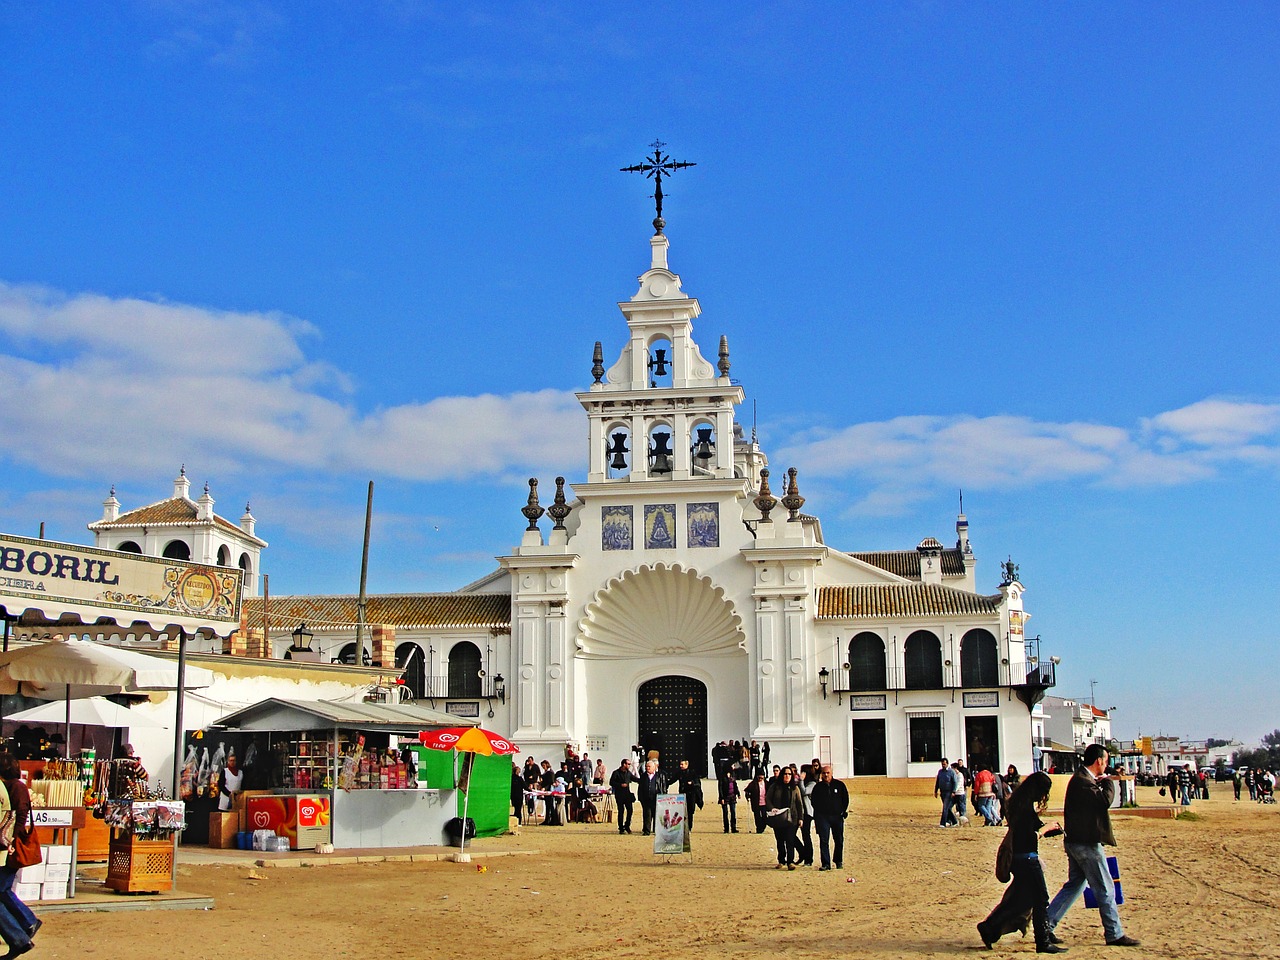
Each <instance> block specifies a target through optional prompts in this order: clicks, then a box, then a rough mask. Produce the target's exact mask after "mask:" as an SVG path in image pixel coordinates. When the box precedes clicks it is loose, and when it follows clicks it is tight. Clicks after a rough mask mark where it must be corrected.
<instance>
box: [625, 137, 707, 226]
mask: <svg viewBox="0 0 1280 960" xmlns="http://www.w3.org/2000/svg"><path fill="white" fill-rule="evenodd" d="M649 146H651V147H653V156H652V157H645V160H644V163H635V164H632V165H631V166H629V167H620V168H619V170H620V172H622V173H643V174H644V175H645V177H646V178H648V179H650V180H652V181H653V186H654V190H653V193H652V194H651V196H652V197H653V199H654V201H655V203H656V204H657V213H658V215H657V216H656V217H654V218H653V235H654V236H655V237H656V236H661V235H662V229H663V227H665V226H666V225H667V221H665V220H663V219H662V197H663V193H662V178H663V177H669V176H671V175H672V174H673V173H675V172H676V171H677V170H683V169H684V168H685V167H696V166H697V164H696V163H688V162H686V161H683V160H682V161H675V160H672V159H671V157H670V155H669V154H665V153H663V152H662V148H663V147H665V146H666V144H665V143H663V142H662V141H661V140H655V141H653V143H651V144H649Z"/></svg>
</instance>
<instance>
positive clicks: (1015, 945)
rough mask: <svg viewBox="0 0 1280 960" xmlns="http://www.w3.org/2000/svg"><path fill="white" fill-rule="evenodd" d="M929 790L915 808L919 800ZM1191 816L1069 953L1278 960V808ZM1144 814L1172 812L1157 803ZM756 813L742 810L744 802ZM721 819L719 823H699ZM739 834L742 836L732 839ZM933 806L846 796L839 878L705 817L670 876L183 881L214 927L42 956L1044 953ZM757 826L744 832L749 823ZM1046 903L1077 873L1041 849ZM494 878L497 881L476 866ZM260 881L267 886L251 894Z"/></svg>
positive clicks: (599, 839) (57, 937)
mask: <svg viewBox="0 0 1280 960" xmlns="http://www.w3.org/2000/svg"><path fill="white" fill-rule="evenodd" d="M928 789H929V785H928V784H924V783H922V784H921V792H922V794H924V793H925V792H926V791H928ZM1229 795H1230V791H1229V790H1223V791H1221V792H1220V793H1219V795H1218V796H1217V797H1215V798H1214V799H1211V800H1209V801H1206V802H1199V803H1197V804H1196V806H1195V811H1196V813H1197V814H1198V815H1199V817H1200V819H1198V820H1194V821H1192V820H1178V821H1175V820H1142V819H1132V818H1128V817H1116V818H1115V823H1116V833H1117V837H1118V840H1119V843H1120V847H1119V857H1120V864H1121V873H1122V882H1123V888H1124V894H1125V900H1126V902H1125V904H1124V905H1123V906H1122V907H1121V908H1120V909H1121V916H1122V919H1123V920H1124V922H1125V927H1126V932H1127V933H1129V934H1130V935H1132V936H1135V937H1137V938H1139V939H1140V940H1141V941H1142V946H1141V947H1140V948H1137V949H1131V950H1120V949H1119V948H1114V947H1106V946H1105V945H1104V944H1103V938H1102V930H1101V926H1100V924H1099V923H1098V919H1097V914H1096V912H1094V911H1087V910H1085V909H1084V906H1083V903H1082V902H1078V903H1077V904H1076V906H1075V907H1074V908H1073V909H1072V912H1071V913H1070V914H1069V915H1068V916H1067V918H1066V919H1064V921H1063V922H1062V924H1061V926H1060V927H1059V931H1058V932H1059V934H1060V935H1062V936H1063V937H1064V938H1065V939H1066V940H1067V942H1068V943H1069V944H1070V946H1071V951H1070V956H1071V957H1081V958H1084V957H1095V956H1097V957H1102V956H1112V955H1115V954H1117V953H1118V954H1120V955H1121V956H1132V957H1145V956H1152V957H1154V956H1159V957H1179V958H1186V957H1280V888H1278V884H1280V864H1278V863H1277V851H1278V850H1280V843H1278V841H1280V807H1277V806H1267V807H1262V806H1258V805H1257V804H1253V803H1249V802H1247V801H1246V802H1242V803H1234V802H1233V801H1232V800H1230V799H1228V797H1229ZM1138 797H1139V800H1140V802H1142V803H1144V804H1149V805H1151V806H1157V805H1161V803H1162V802H1161V800H1160V798H1159V797H1157V796H1156V792H1155V790H1154V789H1150V790H1147V789H1140V790H1139V794H1138ZM740 808H741V811H742V812H743V813H746V807H745V805H740ZM708 813H710V814H711V815H710V816H708V815H707V814H708ZM740 823H742V821H740ZM936 823H937V813H936V805H935V801H933V799H932V798H931V797H927V796H920V797H907V798H898V797H866V796H855V797H854V802H853V808H852V812H851V814H850V818H849V821H848V828H847V834H846V853H845V870H844V871H841V872H836V871H832V872H830V873H819V872H818V871H817V869H816V867H814V868H804V867H801V868H800V869H799V870H797V871H795V872H787V871H785V870H784V871H776V870H774V869H773V863H774V855H773V843H772V836H771V833H769V832H766V833H765V834H764V835H761V836H757V835H756V834H755V833H754V832H742V833H739V834H737V835H725V834H724V833H723V832H722V831H721V826H720V822H719V816H718V811H717V810H713V809H710V808H709V809H708V810H707V811H704V812H703V814H702V815H701V816H700V818H699V820H698V825H697V828H696V829H695V832H694V834H693V839H694V851H695V859H694V860H693V861H692V862H688V861H687V859H686V860H683V861H681V860H676V861H673V862H671V863H664V862H663V861H662V859H661V858H656V857H654V856H653V854H652V852H651V851H652V845H651V842H650V840H649V838H647V837H642V836H640V833H639V824H640V813H639V810H638V809H637V811H636V820H635V830H636V833H635V834H634V835H633V836H630V837H620V836H619V835H618V834H617V832H616V830H615V829H614V827H613V826H612V825H610V824H604V825H598V826H595V825H592V826H567V827H559V828H557V827H526V828H524V829H523V830H522V832H521V833H520V835H518V836H508V837H501V838H495V839H491V840H481V841H480V842H479V844H478V845H477V848H476V850H477V852H483V851H484V850H486V849H488V850H499V849H513V850H526V851H536V852H535V853H532V854H530V855H523V856H511V857H501V858H497V857H495V858H492V859H487V860H483V859H479V858H477V861H476V862H474V863H471V864H456V863H447V862H438V863H376V864H359V865H350V866H326V867H319V868H314V869H276V870H266V869H256V870H251V869H250V868H248V867H245V866H226V865H224V866H181V867H180V882H179V886H180V888H181V889H182V890H183V891H185V892H191V893H202V894H207V895H211V896H213V897H215V898H216V902H217V906H216V908H215V909H214V910H211V911H203V912H164V911H146V912H137V913H78V914H58V915H49V916H48V917H47V919H46V923H45V927H44V929H43V930H42V931H41V932H40V935H39V937H38V938H37V949H36V950H35V951H34V952H33V953H32V954H30V956H32V957H33V958H38V957H65V958H83V957H103V958H107V957H110V958H113V960H114V958H128V960H161V958H164V960H170V958H174V957H199V958H206V957H207V958H219V960H234V958H240V957H244V958H254V960H256V958H267V957H270V958H282V960H283V958H293V957H303V956H317V957H385V958H400V957H423V958H435V957H442V958H443V957H477V958H480V957H486V958H487V957H520V958H523V960H536V958H543V957H547V958H550V957H557V958H561V960H570V958H572V960H577V958H597V957H598V958H604V957H610V958H619V957H653V956H655V955H660V954H672V953H675V952H677V951H678V952H679V953H681V954H683V955H687V956H700V957H714V958H720V957H741V956H780V955H782V954H784V953H785V954H787V955H788V956H790V957H832V956H836V955H840V954H852V955H856V956H873V957H882V958H885V960H892V958H897V957H920V956H935V955H951V956H957V955H958V956H1001V955H1007V954H1012V953H1021V954H1031V953H1033V952H1034V944H1033V943H1032V942H1031V940H1030V939H1029V938H1028V939H1026V940H1023V939H1021V938H1019V937H1018V936H1017V935H1015V936H1013V937H1010V938H1006V939H1005V940H1004V941H1002V942H1001V943H1000V944H998V945H997V947H996V949H995V951H994V952H993V953H992V954H987V953H986V952H985V951H982V949H981V942H980V941H979V939H978V937H977V934H976V932H975V931H974V923H975V922H977V921H978V920H980V919H981V918H982V917H983V916H985V915H986V912H987V911H988V910H989V909H990V908H991V906H992V905H993V904H994V903H995V902H996V901H997V900H998V899H999V897H1000V894H1001V890H1002V888H1001V886H1000V884H999V883H998V882H997V881H996V879H995V878H994V876H993V874H992V864H993V860H994V856H995V850H996V847H997V845H998V843H999V841H1000V838H1001V835H1002V834H1003V830H1001V829H984V828H979V827H977V826H970V827H967V828H961V829H951V830H942V829H939V828H938V827H937V825H936ZM743 826H745V824H743ZM1041 849H1042V855H1043V856H1044V858H1045V868H1046V873H1047V874H1048V880H1049V887H1050V893H1051V894H1052V893H1053V892H1054V891H1055V890H1056V889H1057V885H1058V884H1060V883H1061V882H1062V880H1063V879H1064V878H1065V876H1066V863H1065V858H1064V855H1063V853H1062V850H1061V846H1060V845H1057V848H1056V849H1055V844H1054V843H1052V842H1050V841H1045V842H1044V843H1043V844H1042V847H1041ZM482 864H483V865H485V866H487V868H488V869H487V872H481V871H480V870H478V869H477V867H478V866H479V865H482ZM259 878H261V879H259Z"/></svg>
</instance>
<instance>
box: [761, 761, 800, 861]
mask: <svg viewBox="0 0 1280 960" xmlns="http://www.w3.org/2000/svg"><path fill="white" fill-rule="evenodd" d="M768 811H769V825H770V826H772V827H773V839H774V841H775V842H776V843H777V845H778V866H777V869H778V870H781V869H782V868H783V867H786V868H787V869H788V870H794V869H795V868H796V862H797V861H798V860H799V859H800V857H799V850H798V846H799V844H798V842H797V840H796V828H797V827H798V826H799V825H800V818H801V817H803V816H804V794H803V793H802V792H801V791H800V785H799V784H798V783H796V782H795V777H794V776H793V774H792V772H791V770H790V768H787V769H784V770H783V771H782V773H780V774H778V778H777V779H776V780H774V781H773V782H772V783H771V784H769V793H768Z"/></svg>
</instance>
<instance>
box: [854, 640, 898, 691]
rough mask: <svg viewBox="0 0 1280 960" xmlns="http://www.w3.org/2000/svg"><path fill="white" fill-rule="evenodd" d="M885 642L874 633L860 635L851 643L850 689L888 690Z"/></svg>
mask: <svg viewBox="0 0 1280 960" xmlns="http://www.w3.org/2000/svg"><path fill="white" fill-rule="evenodd" d="M888 687H889V681H888V677H887V675H886V673H885V662H884V641H883V640H881V639H880V638H879V637H878V636H876V635H875V634H874V633H860V634H858V635H857V636H856V637H854V638H853V639H852V640H850V641H849V689H850V690H855V691H864V690H887V689H888Z"/></svg>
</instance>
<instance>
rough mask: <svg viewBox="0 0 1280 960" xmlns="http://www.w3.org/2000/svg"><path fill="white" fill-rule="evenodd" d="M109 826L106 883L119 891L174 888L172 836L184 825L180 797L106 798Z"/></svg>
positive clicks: (149, 891) (152, 890) (157, 890)
mask: <svg viewBox="0 0 1280 960" xmlns="http://www.w3.org/2000/svg"><path fill="white" fill-rule="evenodd" d="M104 819H105V820H106V822H107V825H108V826H110V827H111V844H110V849H109V852H108V856H107V879H106V882H105V885H106V887H107V888H108V889H110V890H115V891H116V892H118V893H144V892H145V893H159V892H161V891H162V890H171V889H172V888H173V873H174V856H173V854H174V838H175V835H176V834H178V833H180V832H181V831H182V829H183V827H185V826H186V804H184V803H183V802H182V801H181V800H169V799H166V798H163V797H161V798H157V799H154V800H108V801H107V802H106V804H105V815H104Z"/></svg>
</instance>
